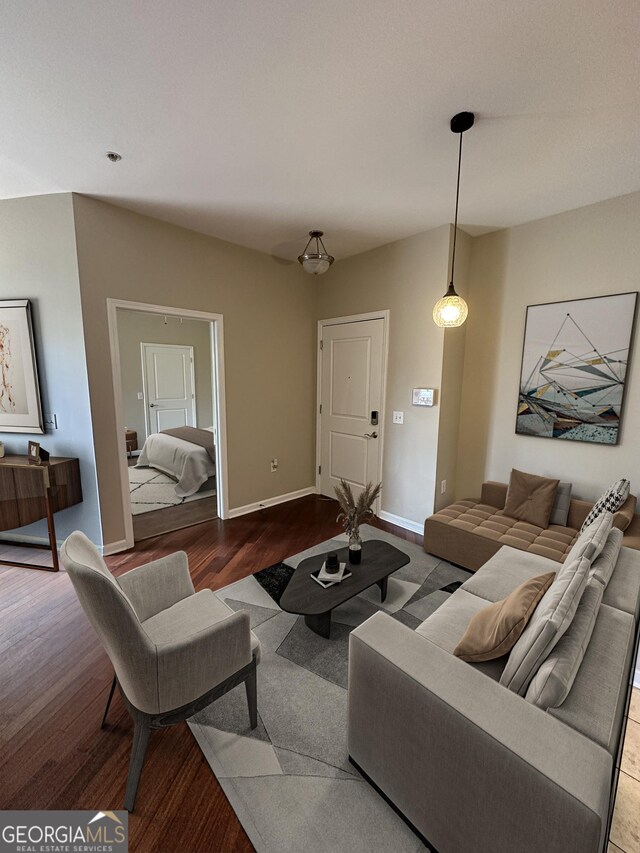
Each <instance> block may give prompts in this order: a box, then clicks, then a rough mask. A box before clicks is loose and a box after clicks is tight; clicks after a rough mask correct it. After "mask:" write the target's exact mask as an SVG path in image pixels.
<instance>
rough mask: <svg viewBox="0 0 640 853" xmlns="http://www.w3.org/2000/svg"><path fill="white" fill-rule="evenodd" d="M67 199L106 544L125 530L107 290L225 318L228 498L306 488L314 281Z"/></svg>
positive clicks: (145, 220) (311, 460)
mask: <svg viewBox="0 0 640 853" xmlns="http://www.w3.org/2000/svg"><path fill="white" fill-rule="evenodd" d="M73 206H74V212H75V228H76V240H77V250H78V264H79V271H80V288H81V297H82V311H83V317H84V327H85V345H86V351H87V368H88V375H89V388H90V392H91V411H92V415H93V424H94V431H95V445H96V464H97V470H98V478H99V484H100V498H101V506H102V526H103V532H104V539H105V542H107V543H113V542H119V541H121V540H122V539H123V537H124V518H123V512H122V507H121V498H120V471H119V467H118V464H117V459H118V452H119V448H118V444H117V437H116V431H115V413H114V404H113V395H112V393H111V364H110V358H109V340H108V333H107V312H106V299H107V297H114V298H119V299H127V300H131V301H138V302H147V303H155V304H160V305H167V306H174V307H177V308H192V309H197V310H200V311H209V312H214V313H218V314H222V315H223V316H224V335H225V360H226V370H225V375H226V400H227V441H228V456H229V471H228V474H229V493H230V495H229V502H230V507H232V508H233V507H238V506H243V505H246V504H248V503H251V502H253V501H259V500H263V499H265V498H268V497H271V496H276V495H281V494H285V493H288V492H291V491H295V490H297V489H302V488H305V487H309V486H312V485H313V483H314V464H315V456H314V429H315V323H314V318H315V316H316V309H315V290H314V279H313V278H312V277H311V276H308V275H306V274H305V273H304V272H303V271H302V270H301V269H300V267H299V266H298V265H297V264H283V263H282V261H277V260H275V259H272V258H270V257H269V256H267V255H265V254H262V253H260V252H254V251H251V250H249V249H244V248H241V247H238V246H234V245H232V244H230V243H225V242H223V241H221V240H217V239H215V238H212V237H207V236H204V235H202V234H197V233H195V232H193V231H188V230H186V229H183V228H178V227H176V226H173V225H169V224H167V223H164V222H160V221H158V220H155V219H151V218H149V217H145V216H141V215H139V214H135V213H131V212H130V211H127V210H124V209H121V208H118V207H114V206H112V205H109V204H105V203H103V202H99V201H96V200H94V199H90V198H87V197H84V196H78V195H74V197H73ZM274 456H275V457H277V458H278V460H279V467H278V471H277V472H276V473H275V474H272V473H271V472H270V470H269V461H270V459H271V458H272V457H274Z"/></svg>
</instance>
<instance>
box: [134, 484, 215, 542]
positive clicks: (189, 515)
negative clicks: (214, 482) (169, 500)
mask: <svg viewBox="0 0 640 853" xmlns="http://www.w3.org/2000/svg"><path fill="white" fill-rule="evenodd" d="M217 516H218V506H217V503H216V498H215V495H211V496H210V497H207V498H202V499H201V500H199V501H189V502H188V503H183V504H178V506H167V507H163V508H162V509H154V510H151V512H143V513H140V515H134V516H133V538H134V541H136V542H141V541H142V540H143V539H152V538H153V537H155V536H160V535H164V534H165V533H173V531H174V530H184V529H185V528H187V527H193V526H194V525H195V524H201V523H202V522H203V521H212V520H213V519H214V518H217Z"/></svg>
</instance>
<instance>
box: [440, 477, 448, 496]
mask: <svg viewBox="0 0 640 853" xmlns="http://www.w3.org/2000/svg"><path fill="white" fill-rule="evenodd" d="M446 491H447V481H446V480H443V481H442V482H441V483H440V494H441V495H444V493H445V492H446Z"/></svg>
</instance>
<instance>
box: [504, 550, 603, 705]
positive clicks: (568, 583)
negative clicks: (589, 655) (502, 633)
mask: <svg viewBox="0 0 640 853" xmlns="http://www.w3.org/2000/svg"><path fill="white" fill-rule="evenodd" d="M590 567H591V563H590V561H589V560H588V559H587V558H586V557H578V558H576V559H575V560H572V561H571V562H570V563H569V562H568V561H565V562H564V563H563V564H562V566H560V568H559V569H558V573H557V576H556V579H555V581H554V582H553V583H552V584H551V586H550V587H549V589H548V590H547V592H546V593H545V594H544V596H543V597H542V601H541V602H540V604H539V606H538V607H537V608H536V610H535V612H534V614H533V617H532V618H531V620H530V621H529V624H528V625H527V627H526V628H525V629H524V631H523V632H522V636H521V637H520V639H519V640H518V642H517V643H516V644H515V646H514V647H513V648H512V649H511V653H510V654H509V659H508V660H507V664H506V666H505V668H504V670H503V672H502V675H501V676H500V684H503V685H504V686H505V687H508V688H509V690H513V692H514V693H519V694H520V695H521V696H524V695H525V693H526V692H527V688H528V686H529V682H530V681H531V679H532V678H533V677H534V675H535V674H536V672H537V671H538V669H539V667H540V665H541V664H542V662H543V661H544V660H545V659H546V658H547V657H548V656H549V655H550V654H551V650H552V649H553V648H554V646H555V645H556V644H557V643H558V642H559V640H560V638H561V637H562V636H563V634H564V633H565V632H566V631H567V629H568V628H569V625H570V624H571V622H572V621H573V617H574V615H575V612H576V610H577V607H578V604H579V603H580V598H581V597H582V593H583V592H584V589H585V587H586V585H587V579H588V575H589V568H590Z"/></svg>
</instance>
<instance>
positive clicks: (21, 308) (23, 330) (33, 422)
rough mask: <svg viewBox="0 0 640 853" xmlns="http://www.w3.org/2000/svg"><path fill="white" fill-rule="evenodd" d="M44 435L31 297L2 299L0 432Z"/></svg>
mask: <svg viewBox="0 0 640 853" xmlns="http://www.w3.org/2000/svg"><path fill="white" fill-rule="evenodd" d="M4 432H21V433H40V434H44V424H43V420H42V403H41V399H40V383H39V381H38V365H37V360H36V350H35V344H34V339H33V317H32V309H31V301H30V300H29V299H3V300H0V433H4Z"/></svg>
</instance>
